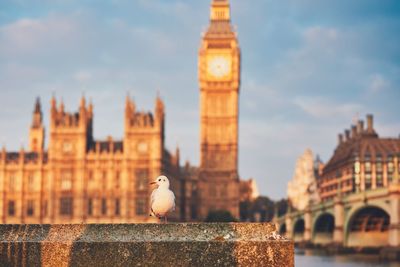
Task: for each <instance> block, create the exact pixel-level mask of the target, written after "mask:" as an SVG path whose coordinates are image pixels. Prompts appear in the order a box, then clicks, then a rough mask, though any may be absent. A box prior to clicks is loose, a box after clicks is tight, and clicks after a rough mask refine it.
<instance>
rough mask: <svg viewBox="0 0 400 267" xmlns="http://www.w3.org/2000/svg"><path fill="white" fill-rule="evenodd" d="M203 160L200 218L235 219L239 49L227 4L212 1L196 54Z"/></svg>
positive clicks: (237, 185)
mask: <svg viewBox="0 0 400 267" xmlns="http://www.w3.org/2000/svg"><path fill="white" fill-rule="evenodd" d="M199 83H200V116H201V118H200V119H201V133H200V139H201V146H200V149H201V156H200V161H201V162H200V171H199V183H198V187H199V193H200V195H199V197H200V205H199V208H200V210H199V215H200V217H202V218H204V217H205V216H207V213H208V211H209V210H228V211H230V212H231V214H232V215H233V216H234V217H236V218H238V217H239V174H238V162H237V161H238V115H239V114H238V113H239V108H238V106H239V88H240V48H239V43H238V40H237V36H236V33H235V31H234V30H233V27H232V25H231V20H230V5H229V1H228V0H218V1H217V0H214V1H213V2H212V6H211V18H210V25H209V27H208V30H207V31H206V33H205V34H204V36H203V39H202V42H201V47H200V51H199Z"/></svg>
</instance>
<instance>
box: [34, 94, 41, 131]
mask: <svg viewBox="0 0 400 267" xmlns="http://www.w3.org/2000/svg"><path fill="white" fill-rule="evenodd" d="M42 121H43V114H42V107H41V104H40V98H39V97H37V98H36V102H35V108H34V110H33V118H32V128H38V127H40V126H41V125H42Z"/></svg>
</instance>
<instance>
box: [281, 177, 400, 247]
mask: <svg viewBox="0 0 400 267" xmlns="http://www.w3.org/2000/svg"><path fill="white" fill-rule="evenodd" d="M275 223H276V224H278V227H279V228H278V229H279V231H280V232H281V234H284V235H286V236H287V237H288V238H291V239H292V240H294V242H295V243H297V244H299V243H306V244H312V245H337V246H340V247H353V248H360V247H361V248H365V247H368V248H371V247H399V246H400V184H399V182H398V180H397V179H396V180H395V181H394V183H392V184H391V185H389V186H388V187H385V188H377V189H373V190H367V191H362V192H355V193H352V194H347V195H341V194H340V192H338V195H337V196H336V197H335V198H334V199H333V200H329V201H324V202H321V203H319V204H315V205H309V206H308V207H307V208H306V209H305V210H304V211H291V210H290V209H289V211H288V212H287V214H285V215H284V216H280V217H278V218H275Z"/></svg>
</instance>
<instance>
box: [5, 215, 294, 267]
mask: <svg viewBox="0 0 400 267" xmlns="http://www.w3.org/2000/svg"><path fill="white" fill-rule="evenodd" d="M0 240H1V241H0V266H57V267H62V266H96V267H100V266H287V267H291V266H294V250H293V242H292V241H290V240H286V239H283V238H281V237H280V236H279V235H277V234H276V233H275V226H274V225H273V224H268V223H257V224H250V223H215V224H202V223H195V224H186V223H176V224H103V225H101V224H97V225H84V224H82V225H0Z"/></svg>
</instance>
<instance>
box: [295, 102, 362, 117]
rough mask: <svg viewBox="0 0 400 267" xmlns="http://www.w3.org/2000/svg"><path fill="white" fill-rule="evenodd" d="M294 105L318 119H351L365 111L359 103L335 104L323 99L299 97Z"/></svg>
mask: <svg viewBox="0 0 400 267" xmlns="http://www.w3.org/2000/svg"><path fill="white" fill-rule="evenodd" d="M294 104H295V105H297V106H298V107H300V109H302V110H303V111H304V112H306V113H307V114H308V115H310V116H312V117H314V118H318V119H330V120H332V119H333V118H337V117H338V116H339V117H341V118H351V117H352V116H354V115H355V114H357V113H360V112H361V111H363V110H364V107H363V106H362V105H361V104H358V103H335V102H333V101H331V100H329V99H326V98H323V97H298V98H296V99H295V100H294Z"/></svg>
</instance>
